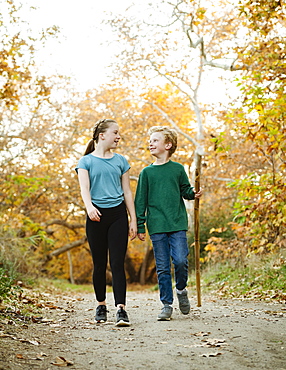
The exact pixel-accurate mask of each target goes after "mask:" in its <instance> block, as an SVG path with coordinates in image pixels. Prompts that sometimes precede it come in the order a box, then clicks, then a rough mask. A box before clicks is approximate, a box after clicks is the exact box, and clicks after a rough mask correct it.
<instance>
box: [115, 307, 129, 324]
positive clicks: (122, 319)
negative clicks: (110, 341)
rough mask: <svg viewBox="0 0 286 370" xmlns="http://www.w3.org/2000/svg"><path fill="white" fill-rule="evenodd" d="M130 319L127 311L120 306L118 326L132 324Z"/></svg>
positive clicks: (117, 318) (117, 313)
mask: <svg viewBox="0 0 286 370" xmlns="http://www.w3.org/2000/svg"><path fill="white" fill-rule="evenodd" d="M130 325H131V324H130V321H129V319H128V315H127V312H126V311H125V310H124V309H123V307H120V308H119V310H118V311H117V312H116V326H130Z"/></svg>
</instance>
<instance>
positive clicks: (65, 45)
mask: <svg viewBox="0 0 286 370" xmlns="http://www.w3.org/2000/svg"><path fill="white" fill-rule="evenodd" d="M18 1H20V2H22V1H24V2H25V4H26V5H28V6H35V7H37V9H36V10H34V11H29V12H26V13H25V14H24V18H25V19H26V20H27V21H28V22H29V23H30V26H31V28H32V29H38V30H39V31H40V30H41V29H43V28H47V27H50V26H53V25H56V26H58V27H59V28H60V30H61V32H60V35H59V37H58V39H53V38H50V39H49V41H48V42H47V44H46V47H45V48H41V49H40V50H39V51H38V53H37V58H38V60H37V64H38V65H40V71H41V72H42V74H43V75H51V74H54V73H59V74H63V75H65V76H74V78H75V80H76V88H77V90H78V91H86V90H88V89H93V88H98V87H99V86H100V85H104V84H105V83H107V82H108V81H109V79H108V68H107V67H108V65H109V64H110V63H111V62H112V60H113V58H114V57H115V54H116V50H115V46H114V44H113V45H112V47H110V46H109V40H110V39H111V38H112V34H111V30H110V28H109V27H108V26H106V25H103V24H102V21H103V20H104V19H106V17H107V16H106V13H107V14H108V13H110V12H112V13H113V14H118V13H121V14H124V11H125V10H126V8H128V7H129V6H131V5H132V4H133V2H136V6H140V8H141V9H142V8H143V11H144V8H145V7H148V4H149V3H150V2H149V1H148V0H147V1H146V0H18ZM154 2H155V1H153V2H152V4H154ZM0 3H1V0H0ZM212 78H214V80H213V81H212ZM210 86H215V90H216V93H215V94H214V93H213V91H212V89H210V88H209V87H210ZM201 90H202V94H203V95H202V98H203V100H204V101H206V103H219V102H220V101H221V100H224V96H225V86H224V84H222V83H220V81H219V75H218V76H216V74H215V73H212V76H210V77H209V79H208V87H207V88H206V89H205V88H203V89H201Z"/></svg>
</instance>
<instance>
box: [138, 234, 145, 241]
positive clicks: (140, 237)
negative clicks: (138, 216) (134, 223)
mask: <svg viewBox="0 0 286 370" xmlns="http://www.w3.org/2000/svg"><path fill="white" fill-rule="evenodd" d="M137 236H138V238H139V239H140V240H142V242H144V240H145V238H146V233H138V234H137Z"/></svg>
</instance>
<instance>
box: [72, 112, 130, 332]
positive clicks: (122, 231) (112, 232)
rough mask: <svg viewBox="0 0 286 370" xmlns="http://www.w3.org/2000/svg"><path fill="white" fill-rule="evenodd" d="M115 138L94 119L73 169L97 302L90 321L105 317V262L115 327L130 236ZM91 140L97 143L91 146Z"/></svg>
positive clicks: (124, 320)
mask: <svg viewBox="0 0 286 370" xmlns="http://www.w3.org/2000/svg"><path fill="white" fill-rule="evenodd" d="M119 140H120V134H119V127H118V124H117V123H116V122H115V121H114V120H112V119H103V120H100V121H98V122H97V123H96V124H95V127H94V130H93V138H92V140H90V142H89V143H88V146H87V148H86V151H85V153H84V156H83V157H82V158H81V159H80V160H79V163H78V166H77V167H76V171H77V173H78V178H79V184H80V189H81V196H82V199H83V202H84V204H85V207H86V211H87V219H86V235H87V240H88V243H89V246H90V250H91V254H92V259H93V267H94V270H93V286H94V291H95V296H96V299H97V302H98V307H97V308H96V315H95V320H96V322H105V321H106V320H107V312H108V311H107V309H106V301H105V300H106V267H107V259H108V257H107V256H108V252H109V261H110V267H111V271H112V287H113V294H114V300H115V306H116V307H117V308H118V311H117V313H116V325H117V326H129V325H130V322H129V319H128V315H127V313H126V311H125V304H126V277H125V270H124V259H125V255H126V250H127V243H128V217H127V211H126V208H127V210H128V213H129V216H130V226H129V235H130V238H131V240H133V239H134V238H135V237H136V234H137V226H136V215H135V208H134V202H133V196H132V192H131V189H130V180H129V169H130V166H129V164H128V162H127V160H126V159H125V157H123V156H122V155H120V154H117V153H113V152H112V150H113V149H115V148H116V147H117V146H118V142H119ZM95 143H96V144H97V145H96V147H95Z"/></svg>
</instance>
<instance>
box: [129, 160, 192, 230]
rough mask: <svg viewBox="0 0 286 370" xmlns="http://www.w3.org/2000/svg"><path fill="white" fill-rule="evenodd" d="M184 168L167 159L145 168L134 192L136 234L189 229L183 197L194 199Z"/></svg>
mask: <svg viewBox="0 0 286 370" xmlns="http://www.w3.org/2000/svg"><path fill="white" fill-rule="evenodd" d="M194 195H195V194H194V191H193V187H191V185H190V182H189V179H188V176H187V174H186V172H185V169H184V167H183V166H182V165H181V164H180V163H177V162H172V161H169V162H167V163H165V164H162V165H153V164H151V165H150V166H148V167H146V168H144V169H143V170H142V172H141V173H140V176H139V180H138V186H137V190H136V195H135V207H136V215H137V226H138V233H145V222H146V225H147V229H148V232H149V235H152V234H156V233H168V232H174V231H181V230H187V229H188V217H187V212H186V207H185V203H184V200H183V198H184V199H194Z"/></svg>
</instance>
